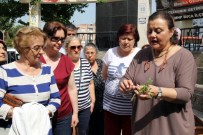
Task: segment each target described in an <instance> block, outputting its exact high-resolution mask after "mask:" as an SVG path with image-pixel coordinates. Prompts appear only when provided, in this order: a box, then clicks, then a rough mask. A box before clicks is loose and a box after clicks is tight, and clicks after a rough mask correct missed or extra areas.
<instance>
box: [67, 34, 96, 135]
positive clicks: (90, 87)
mask: <svg viewBox="0 0 203 135" xmlns="http://www.w3.org/2000/svg"><path fill="white" fill-rule="evenodd" d="M65 49H66V52H67V54H68V56H69V57H70V58H71V59H72V61H73V63H74V65H75V68H74V75H75V83H76V85H77V88H78V110H79V112H78V118H79V123H78V126H77V129H78V133H79V135H86V132H87V128H88V124H89V119H90V114H91V113H92V111H93V109H94V103H95V93H94V81H93V75H92V71H91V66H90V63H89V62H88V61H87V60H86V59H83V58H80V51H81V49H82V45H81V40H80V39H79V38H78V37H75V36H73V37H69V38H67V41H66V44H65Z"/></svg>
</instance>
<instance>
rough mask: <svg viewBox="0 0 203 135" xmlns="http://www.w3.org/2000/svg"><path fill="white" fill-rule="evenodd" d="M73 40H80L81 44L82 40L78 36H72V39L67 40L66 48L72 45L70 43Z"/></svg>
mask: <svg viewBox="0 0 203 135" xmlns="http://www.w3.org/2000/svg"><path fill="white" fill-rule="evenodd" d="M73 40H78V41H80V43H81V39H80V38H79V37H77V36H70V37H68V38H66V41H65V48H67V47H68V45H69V44H70V42H71V41H73Z"/></svg>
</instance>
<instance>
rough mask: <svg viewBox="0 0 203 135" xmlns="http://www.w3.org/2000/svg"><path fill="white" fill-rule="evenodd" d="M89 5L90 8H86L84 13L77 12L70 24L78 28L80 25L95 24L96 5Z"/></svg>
mask: <svg viewBox="0 0 203 135" xmlns="http://www.w3.org/2000/svg"><path fill="white" fill-rule="evenodd" d="M88 5H89V6H88V7H87V8H84V10H85V12H84V13H79V12H77V11H75V13H74V15H73V16H72V18H71V20H70V22H72V23H73V24H74V25H76V26H77V25H79V24H94V23H95V22H96V20H95V18H96V4H95V3H89V4H88Z"/></svg>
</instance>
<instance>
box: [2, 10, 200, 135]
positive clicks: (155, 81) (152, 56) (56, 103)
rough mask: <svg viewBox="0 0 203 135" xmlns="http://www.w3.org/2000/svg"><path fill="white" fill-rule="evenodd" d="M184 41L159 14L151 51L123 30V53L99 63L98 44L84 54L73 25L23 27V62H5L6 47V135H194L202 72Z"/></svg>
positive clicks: (19, 43)
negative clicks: (197, 86) (194, 109)
mask: <svg viewBox="0 0 203 135" xmlns="http://www.w3.org/2000/svg"><path fill="white" fill-rule="evenodd" d="M179 35H180V33H179V31H178V29H177V28H176V27H175V25H174V19H173V18H172V16H171V15H170V14H168V13H166V12H163V11H158V12H155V13H153V14H152V15H151V16H150V17H149V20H148V24H147V38H148V43H147V44H146V45H143V47H142V48H139V47H137V42H138V41H139V39H140V36H139V32H138V28H137V27H136V25H134V24H123V25H121V26H120V27H119V28H118V31H117V36H116V41H117V46H116V47H114V48H109V49H108V50H107V52H106V53H105V55H104V57H103V58H102V59H98V58H97V54H98V51H99V50H98V48H97V46H96V44H94V43H87V44H86V45H85V46H84V47H83V46H82V44H81V39H80V38H79V37H77V28H76V27H75V26H73V25H68V26H65V25H64V24H62V23H60V22H56V21H52V22H47V23H45V25H44V27H43V29H42V30H41V29H39V28H37V27H31V26H28V27H23V28H20V29H19V30H18V31H17V33H16V36H15V38H14V41H13V43H14V48H15V49H16V50H17V51H18V53H19V55H20V58H19V59H18V60H16V61H14V62H11V63H6V48H7V47H6V45H5V43H4V42H3V41H2V40H0V64H1V67H0V134H1V135H24V134H27V135H32V134H33V135H36V134H37V135H51V134H53V135H121V134H122V135H131V134H132V135H163V134H165V135H183V134H185V135H186V134H187V135H193V134H194V116H193V112H192V105H191V97H192V95H193V93H194V86H195V83H196V75H197V73H196V72H197V68H196V65H195V61H194V58H193V56H192V54H191V52H189V51H188V50H186V49H184V48H182V47H180V46H178V40H179ZM7 96H8V98H10V100H11V101H13V104H12V103H9V102H5V98H7ZM17 103H19V104H20V105H19V104H17ZM31 132H32V133H31Z"/></svg>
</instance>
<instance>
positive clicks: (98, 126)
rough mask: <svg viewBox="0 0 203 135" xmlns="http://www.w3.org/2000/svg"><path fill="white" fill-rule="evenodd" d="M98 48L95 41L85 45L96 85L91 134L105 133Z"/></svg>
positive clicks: (102, 88) (101, 134)
mask: <svg viewBox="0 0 203 135" xmlns="http://www.w3.org/2000/svg"><path fill="white" fill-rule="evenodd" d="M97 53H98V48H97V47H96V46H95V45H94V44H93V43H88V44H87V45H86V46H85V47H84V54H85V57H86V58H87V60H88V61H89V62H90V65H91V69H92V73H93V77H94V86H95V96H96V102H95V106H94V111H93V113H92V114H91V117H90V122H89V133H88V134H89V135H103V134H104V116H103V115H104V114H103V107H102V106H103V93H104V81H103V79H102V73H101V72H102V65H103V62H102V60H100V59H96V57H97Z"/></svg>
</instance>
